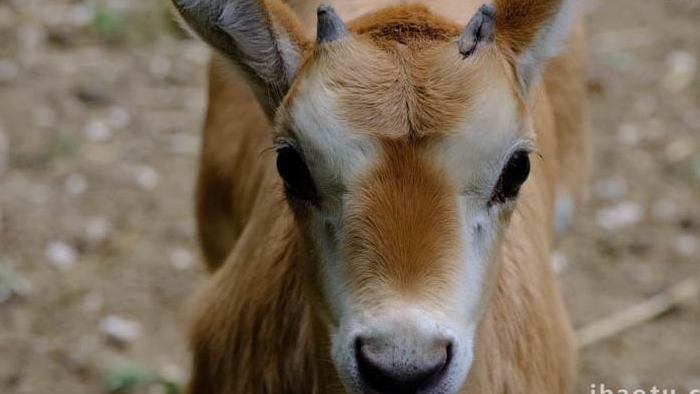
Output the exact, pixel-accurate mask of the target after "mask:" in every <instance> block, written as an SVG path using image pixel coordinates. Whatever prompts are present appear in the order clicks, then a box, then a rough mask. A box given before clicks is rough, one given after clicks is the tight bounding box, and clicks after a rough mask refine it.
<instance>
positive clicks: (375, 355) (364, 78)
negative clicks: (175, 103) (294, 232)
mask: <svg viewBox="0 0 700 394" xmlns="http://www.w3.org/2000/svg"><path fill="white" fill-rule="evenodd" d="M570 3H571V1H567V0H559V1H556V0H543V1H540V2H532V1H528V0H510V1H509V0H496V1H495V4H488V5H484V6H482V7H481V8H480V9H479V10H478V11H476V12H475V13H474V15H473V17H472V18H471V20H470V21H464V22H465V23H463V24H462V25H459V24H455V23H453V22H451V21H449V20H447V19H444V18H442V17H439V16H436V15H434V14H432V13H431V12H430V11H428V10H427V9H426V8H424V7H420V6H403V7H397V8H389V9H385V10H382V11H379V12H377V13H375V14H372V15H368V16H365V17H361V18H359V19H357V20H354V21H352V22H351V23H349V24H347V25H346V24H345V23H344V22H343V21H342V20H341V18H340V16H339V15H338V14H337V13H336V12H335V11H334V10H333V9H332V8H330V7H328V6H321V7H319V8H318V21H317V33H316V39H315V40H311V39H308V38H307V37H306V36H305V34H304V28H303V27H302V26H301V23H300V22H299V21H298V20H297V18H296V17H295V15H294V14H293V13H292V12H291V11H290V10H289V9H288V8H287V7H286V6H284V5H283V4H282V3H280V2H278V1H272V0H269V1H255V0H228V1H227V0H208V1H207V0H174V4H175V5H176V7H177V8H178V10H179V12H180V13H181V15H182V16H183V19H184V20H185V21H186V22H187V23H188V24H189V25H190V26H191V28H192V29H193V30H194V31H195V32H196V33H197V34H198V35H199V36H200V37H202V38H203V39H204V40H205V41H207V42H208V43H209V44H210V45H211V46H213V47H214V48H215V49H217V50H218V51H219V52H221V53H222V54H223V55H225V56H226V57H227V58H228V59H229V60H230V61H231V64H232V65H233V66H235V67H237V68H238V69H239V70H240V71H241V72H242V73H243V74H244V75H246V76H247V78H248V80H249V82H250V84H251V86H252V87H253V88H254V91H255V92H256V94H257V96H258V98H259V100H260V103H261V105H262V106H263V108H265V110H266V111H267V113H268V115H269V116H270V118H271V119H273V120H274V124H275V130H276V132H275V144H276V148H277V155H278V157H277V169H278V171H279V175H280V178H281V180H282V184H283V185H284V191H285V194H286V197H287V201H288V203H289V205H290V206H291V208H292V210H293V212H294V215H295V217H296V221H297V223H298V225H299V226H298V227H299V229H300V231H302V233H303V235H304V237H305V238H306V239H307V241H308V243H309V244H310V245H311V247H310V248H309V251H308V256H307V260H308V267H306V268H308V269H309V282H310V284H311V286H310V287H311V288H312V289H313V294H314V297H316V298H317V300H318V301H319V302H317V303H315V304H317V305H319V307H318V317H319V319H320V320H321V321H322V322H323V323H325V326H326V328H327V330H328V333H329V336H330V341H331V356H332V359H333V362H334V364H335V367H336V369H337V372H338V375H339V376H340V378H341V380H342V382H343V384H344V385H345V387H346V389H347V390H348V391H350V392H358V393H360V392H420V393H450V392H456V391H458V390H459V388H460V387H461V386H462V385H463V384H464V382H465V380H466V377H467V375H468V372H469V369H470V366H471V364H472V361H473V357H474V351H475V343H476V340H477V339H476V336H477V331H478V327H479V323H480V321H481V318H482V316H483V314H484V310H485V307H486V303H487V301H488V296H489V289H490V287H491V286H492V284H493V283H492V282H493V278H494V276H495V275H494V272H495V271H496V270H497V265H498V254H499V245H500V242H501V239H502V238H503V234H504V231H505V229H506V228H507V226H508V224H509V220H510V217H511V216H512V213H513V211H514V209H515V207H516V205H517V199H518V195H519V194H520V193H519V192H520V189H521V186H523V184H524V183H525V182H526V180H527V178H528V175H529V173H530V170H531V167H530V165H531V163H530V155H531V153H532V152H533V150H534V148H535V140H534V134H533V131H532V129H531V126H530V123H531V119H530V113H529V107H530V105H529V99H528V97H529V96H530V92H531V90H532V88H533V86H534V85H536V84H537V81H538V77H539V75H540V73H541V72H542V69H543V67H544V66H545V64H546V61H547V59H548V58H550V57H552V55H553V54H554V53H555V49H556V47H557V46H558V43H559V42H560V40H561V38H562V37H563V36H564V32H565V30H566V29H565V28H566V27H567V26H568V19H567V17H566V15H567V13H568V8H570V7H569V5H570Z"/></svg>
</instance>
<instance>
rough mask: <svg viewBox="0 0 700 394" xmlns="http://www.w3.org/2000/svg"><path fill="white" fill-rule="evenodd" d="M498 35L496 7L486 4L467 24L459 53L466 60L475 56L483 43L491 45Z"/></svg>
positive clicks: (461, 37)
mask: <svg viewBox="0 0 700 394" xmlns="http://www.w3.org/2000/svg"><path fill="white" fill-rule="evenodd" d="M495 35H496V7H494V6H493V4H484V5H482V6H481V8H479V10H478V11H477V12H476V14H475V15H474V16H473V17H472V19H471V20H470V21H469V23H468V24H467V28H466V29H464V32H463V33H462V35H461V36H460V37H459V42H458V45H459V53H461V54H462V56H464V57H465V58H467V57H469V56H471V55H472V54H474V52H475V51H476V50H477V49H478V47H479V45H480V44H482V43H490V42H492V41H493V39H494V36H495Z"/></svg>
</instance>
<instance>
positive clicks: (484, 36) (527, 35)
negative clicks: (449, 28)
mask: <svg viewBox="0 0 700 394" xmlns="http://www.w3.org/2000/svg"><path fill="white" fill-rule="evenodd" d="M575 9H576V0H494V2H493V4H487V5H484V6H482V7H481V8H480V9H479V11H478V12H477V13H476V15H475V16H474V17H473V18H472V20H471V21H470V22H469V24H468V25H467V28H466V29H465V31H464V33H463V34H462V37H460V52H462V54H463V55H464V56H469V55H471V54H472V53H473V52H474V51H476V50H478V48H479V46H480V45H484V44H486V43H490V42H495V43H496V44H497V45H498V47H499V48H500V49H501V50H502V51H503V52H504V53H505V54H506V55H507V56H508V57H510V58H511V59H512V61H513V62H514V64H515V67H516V71H517V73H518V79H519V82H520V85H521V88H522V90H523V92H524V93H527V92H528V91H529V89H530V87H531V86H532V85H533V84H534V82H535V81H536V80H537V78H538V77H539V76H540V74H541V73H542V70H543V69H544V67H546V65H547V62H548V60H549V59H551V58H553V57H556V56H557V55H558V54H559V53H560V52H561V50H562V47H563V46H564V44H565V42H566V40H567V38H568V37H569V35H570V34H571V31H572V30H573V23H574V15H575Z"/></svg>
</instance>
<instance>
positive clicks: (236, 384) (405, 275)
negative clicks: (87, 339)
mask: <svg viewBox="0 0 700 394" xmlns="http://www.w3.org/2000/svg"><path fill="white" fill-rule="evenodd" d="M504 1H505V0H504ZM504 1H498V0H497V4H502V3H504ZM512 2H513V4H516V5H519V6H522V7H525V6H527V7H534V8H533V12H532V15H529V16H527V15H523V14H522V12H520V13H519V12H517V8H514V11H513V12H512V13H509V14H507V15H504V16H502V17H499V18H500V19H499V20H498V24H499V25H500V26H509V27H510V28H511V30H509V31H512V32H513V33H512V34H511V33H509V35H507V36H505V35H504V36H501V37H499V38H498V39H499V40H501V42H507V43H508V44H507V45H508V47H509V48H510V49H511V50H512V51H513V52H518V51H522V50H523V45H524V42H525V41H524V40H521V39H520V38H518V37H521V36H520V35H519V34H522V37H525V38H527V37H529V36H528V34H531V31H536V30H535V27H536V26H538V25H539V24H541V23H543V21H544V20H546V16H547V15H548V14H547V12H549V11H548V10H551V8H547V7H542V8H540V6H539V5H537V4H547V5H548V6H550V7H551V5H552V4H555V3H558V2H557V1H549V2H547V1H545V2H540V3H537V4H530V3H535V2H528V1H525V0H517V1H516V0H512ZM273 3H274V2H273ZM291 5H292V6H293V7H294V6H295V2H292V4H291ZM309 6H310V5H309V4H308V3H305V4H303V7H309ZM300 7H301V5H300ZM528 9H529V8H528ZM282 18H283V19H284V18H285V17H284V16H283V17H282ZM524 18H525V19H524ZM528 18H529V19H528ZM307 22H309V21H308V20H307ZM284 23H286V22H284ZM289 23H293V22H289ZM464 23H466V21H464ZM518 26H529V28H528V29H530V30H523V29H525V28H521V27H518ZM350 28H351V29H352V30H353V31H354V32H355V34H357V35H358V36H360V39H359V40H358V41H360V45H365V48H372V49H371V51H372V52H371V53H373V56H376V57H373V58H371V59H364V60H365V61H367V60H369V62H370V64H354V63H352V62H353V61H354V59H353V57H352V56H345V57H343V61H344V62H345V63H346V65H347V68H343V67H341V65H338V66H337V68H334V70H333V72H337V75H339V77H338V81H337V82H336V83H337V85H336V88H337V89H338V91H339V92H343V93H344V94H347V95H348V96H347V97H346V98H344V99H341V102H343V103H344V106H345V107H346V108H345V111H344V112H345V113H347V114H349V115H348V116H351V117H352V116H353V115H352V114H361V116H356V117H354V118H351V119H349V120H350V121H351V123H353V124H360V125H361V126H362V128H363V129H364V130H374V131H375V132H376V133H381V134H383V135H384V136H385V137H386V144H387V147H388V149H387V152H389V153H387V157H385V159H384V160H385V163H387V164H386V165H384V166H380V167H379V168H378V169H377V170H376V173H375V174H374V175H373V176H372V177H375V179H381V178H382V177H394V178H395V179H397V182H398V183H397V184H396V185H395V187H394V188H389V189H387V188H385V186H386V184H385V183H384V182H380V181H377V182H376V183H370V184H368V186H367V189H366V190H364V191H363V192H362V193H364V197H363V196H362V195H360V196H358V198H357V200H356V201H357V207H356V208H357V213H356V215H355V216H354V219H353V220H357V221H360V222H363V224H362V226H372V227H375V228H380V229H382V230H383V231H384V233H386V234H389V235H391V236H393V238H388V239H381V240H380V239H367V236H368V234H371V233H373V232H370V231H367V232H363V231H362V230H361V229H362V228H363V227H362V226H357V229H358V232H357V233H355V234H353V235H352V236H353V237H354V239H355V240H356V242H359V243H362V244H364V245H366V244H367V243H369V244H373V245H376V246H377V248H376V249H375V251H377V253H380V254H381V257H382V258H385V259H393V260H396V261H402V264H403V265H402V266H401V269H402V272H401V273H400V275H398V276H397V275H394V276H393V277H401V278H402V280H404V281H405V282H404V285H405V286H406V289H411V288H412V286H413V284H415V283H417V282H415V280H413V279H412V278H416V277H418V276H420V275H422V274H423V269H422V267H421V265H420V261H425V260H426V259H430V260H437V261H439V260H440V257H441V254H449V253H451V252H450V250H444V249H439V250H438V249H436V248H435V247H433V246H432V245H430V244H428V245H420V244H419V243H418V242H417V241H415V240H412V238H411V236H412V235H415V234H416V233H417V228H418V223H428V224H430V223H432V224H433V226H430V225H425V229H426V231H430V228H434V227H436V226H439V225H440V224H441V223H449V220H448V219H447V218H448V217H449V215H451V214H453V211H454V209H455V208H454V207H451V206H450V205H449V204H446V203H444V202H442V201H441V200H440V198H439V195H440V194H441V193H442V192H443V189H444V188H445V187H446V186H445V185H446V183H444V182H442V181H441V175H440V174H438V173H435V172H434V171H432V170H431V169H430V168H429V167H426V166H425V163H424V162H423V161H422V160H421V156H420V149H418V148H416V147H415V146H414V147H411V144H417V143H418V142H417V141H423V137H425V136H426V135H430V134H433V133H435V132H437V131H439V130H445V129H449V128H450V126H451V125H454V124H457V122H458V121H459V120H460V119H463V118H464V117H466V116H468V113H464V110H462V109H459V108H462V107H463V104H462V107H460V106H458V105H457V104H456V103H464V101H465V100H466V101H468V97H467V96H465V95H468V94H470V92H471V89H469V88H468V87H469V86H472V85H473V84H474V81H471V80H469V78H472V77H466V76H474V75H479V74H475V73H474V72H465V73H463V74H461V75H466V76H465V77H464V78H465V80H464V81H460V82H459V83H455V84H453V85H450V86H436V85H435V84H434V83H433V82H434V80H432V79H431V77H430V75H435V73H436V72H441V70H443V71H444V72H447V70H448V69H449V67H448V66H447V65H451V66H455V61H456V60H452V59H445V58H437V59H436V58H435V57H434V56H433V55H435V54H438V53H442V52H441V51H440V50H439V47H440V46H441V45H446V42H449V40H451V39H453V38H454V37H456V35H457V34H458V33H459V30H458V29H457V28H456V26H455V25H454V24H452V23H450V22H447V21H446V20H443V19H442V18H438V17H434V16H431V15H430V14H427V13H426V12H424V11H422V9H421V8H413V7H398V8H393V9H390V10H388V11H385V12H383V13H379V14H376V15H374V16H369V17H366V18H363V19H361V20H359V21H357V22H355V23H354V24H351V25H350ZM579 33H580V32H579ZM297 34H301V33H297ZM363 40H367V41H366V42H365V44H362V42H363ZM435 48H438V49H435ZM573 48H574V50H573V51H571V52H568V53H566V54H564V55H563V56H562V57H561V58H560V59H557V60H555V62H554V63H553V65H552V66H551V67H550V68H549V70H548V72H547V73H546V74H545V79H544V81H545V84H544V86H542V87H540V88H536V89H535V91H533V92H532V99H531V103H530V104H529V106H528V107H529V110H530V111H531V113H532V114H533V118H534V122H535V131H536V134H537V138H538V150H539V152H540V153H541V154H542V156H543V157H544V160H537V159H535V160H533V175H532V177H531V179H530V181H528V183H527V184H526V186H525V188H524V190H523V195H522V196H521V198H520V201H519V203H518V208H517V210H516V211H515V212H514V214H513V215H512V219H511V223H510V226H509V228H508V230H507V233H506V234H505V240H504V243H503V246H502V248H501V249H500V259H499V260H500V264H499V266H498V267H496V268H495V269H494V272H493V275H494V277H495V280H494V283H495V285H494V286H493V288H492V290H491V295H490V298H489V299H490V302H489V305H488V307H487V310H486V311H485V317H484V319H483V323H482V325H481V328H480V331H479V343H478V345H477V349H478V350H477V357H476V361H475V363H474V365H473V367H472V370H471V373H470V378H469V384H470V386H469V387H468V388H467V389H466V391H465V392H467V393H471V394H483V393H486V394H489V393H494V394H496V393H552V394H561V393H565V392H568V391H569V389H570V385H571V383H572V381H573V375H574V371H573V369H574V364H573V356H572V355H573V350H572V349H571V348H572V339H571V332H570V328H569V325H568V320H567V318H566V313H565V311H564V308H563V305H562V301H561V297H560V295H559V293H558V289H557V286H556V283H555V279H554V278H553V274H552V272H551V270H550V269H549V267H548V261H549V258H548V256H549V252H550V248H551V234H550V228H551V224H552V223H551V222H552V215H551V211H552V209H551V208H552V205H553V198H554V192H555V188H557V187H558V186H559V185H565V186H567V187H570V188H575V189H573V192H574V193H576V192H577V190H579V189H580V187H578V185H579V184H580V183H581V177H582V176H583V174H584V172H583V171H578V172H573V173H571V172H569V171H568V169H572V168H576V167H577V166H578V164H579V163H582V162H583V159H567V158H569V157H571V156H572V155H573V156H577V155H579V154H578V153H577V152H580V151H582V149H581V148H577V147H574V146H573V145H574V144H575V145H580V144H581V142H580V141H582V140H583V137H582V135H583V134H584V131H585V124H584V123H583V115H582V114H583V110H582V109H581V104H582V101H583V94H584V92H583V90H582V89H581V81H580V78H581V74H580V72H579V71H580V70H579V67H580V66H579V64H580V52H579V51H580V47H579V46H575V47H573ZM347 49H348V48H343V47H342V45H340V46H338V47H337V48H334V49H332V50H334V51H343V50H347ZM347 54H348V53H346V55H347ZM457 55H458V54H455V58H457V57H458V56H457ZM485 61H490V62H492V63H491V65H492V66H494V65H495V67H496V68H495V69H496V70H498V67H504V65H503V64H502V63H501V62H502V59H500V60H499V59H498V58H492V59H490V60H488V59H487V60H485ZM357 67H369V68H372V67H374V68H373V69H371V70H367V71H366V72H364V73H362V76H363V77H364V78H365V79H360V78H358V77H357V75H359V74H357ZM382 67H385V68H386V70H385V71H382ZM460 67H469V66H468V65H460ZM472 67H476V66H472ZM480 68H481V69H486V70H487V71H488V70H494V67H480ZM353 69H354V70H355V72H356V74H353V73H352V71H353ZM396 70H399V72H398V73H396ZM416 70H418V71H416ZM370 71H371V72H370ZM573 71H576V73H575V74H569V75H565V73H570V72H573ZM302 72H304V70H302ZM450 72H452V71H450ZM491 72H493V71H491ZM458 74H459V73H458ZM390 77H391V78H404V79H405V81H406V84H405V85H406V86H413V87H417V90H414V91H410V92H406V91H400V92H395V93H394V95H393V96H392V95H388V94H387V91H386V89H384V86H385V84H384V83H383V82H382V78H390ZM479 78H488V75H487V74H486V72H484V74H481V75H480V76H479ZM460 87H461V89H460ZM368 89H369V90H372V89H374V91H368ZM513 90H514V92H515V91H516V88H515V86H514V87H513ZM209 92H210V93H209V112H208V115H207V123H206V127H205V134H204V145H203V152H202V161H201V164H200V175H199V183H198V198H197V200H198V205H197V207H198V209H197V211H198V222H199V228H200V232H199V234H200V239H201V242H202V246H203V249H204V252H205V257H206V260H207V262H208V265H209V267H210V268H211V269H212V270H213V271H215V272H214V275H213V277H212V278H211V280H210V282H209V283H208V285H207V286H206V288H205V289H203V291H202V292H201V293H200V294H199V296H198V300H197V303H196V305H197V308H196V310H195V317H194V321H195V323H194V327H193V330H192V336H191V343H192V346H193V351H194V364H193V368H194V369H193V377H192V381H191V384H190V388H189V391H190V392H191V393H193V394H195V393H196V394H204V393H206V394H216V393H334V392H337V393H340V392H342V391H343V389H342V386H341V385H340V383H339V381H338V378H337V376H336V373H335V370H334V367H333V365H332V362H331V361H330V356H329V348H328V347H329V344H328V340H329V339H328V334H327V332H326V331H325V328H324V325H323V324H322V320H324V317H323V309H324V306H323V303H322V301H321V300H320V295H319V290H318V289H317V288H316V285H312V286H309V284H310V283H308V279H309V275H310V271H311V272H313V270H314V268H313V267H311V266H310V263H309V261H313V260H314V252H313V250H312V249H311V248H310V247H309V245H308V240H305V239H304V237H303V236H302V235H300V234H302V232H300V231H299V230H298V228H297V227H296V226H302V225H303V221H298V222H297V223H296V224H295V222H294V220H293V219H292V214H291V213H290V212H289V209H288V208H287V206H286V204H285V202H284V200H283V197H282V193H281V187H280V184H279V180H278V177H277V176H276V174H275V173H274V170H273V165H272V161H271V159H272V158H273V156H274V155H272V154H271V153H265V150H266V149H267V148H268V147H269V146H270V140H271V139H270V138H269V135H267V130H268V126H266V123H267V121H266V118H265V115H264V112H263V111H261V110H260V109H259V108H258V107H257V105H254V103H253V97H254V96H253V95H252V92H251V90H250V89H248V88H246V87H245V86H244V82H243V80H242V79H241V77H239V76H237V75H236V74H233V73H230V72H229V71H228V68H226V66H225V65H224V61H221V60H220V59H219V58H215V60H214V61H213V66H212V70H211V71H210V87H209ZM382 92H383V93H384V94H381V93H382ZM514 94H515V93H514ZM291 95H293V93H291ZM358 97H362V100H359V99H358ZM550 100H551V101H550ZM397 102H398V103H403V105H402V106H400V107H396V108H392V106H393V105H396V104H395V103H397ZM550 102H552V103H554V105H551V104H550ZM407 109H408V111H407V112H406V110H407ZM407 113H408V116H407V115H406V114H407ZM392 152H393V153H392ZM399 152H400V153H399ZM577 157H578V156H577ZM580 157H584V156H580ZM565 163H569V164H565ZM561 166H564V167H563V168H566V169H567V171H565V172H564V171H562V172H559V171H560V168H561ZM393 171H399V172H398V173H393ZM362 193H361V194H362ZM404 195H410V196H412V197H414V198H412V199H411V200H410V201H409V200H402V201H403V204H398V205H397V204H396V201H397V199H401V198H405V197H402V196H404ZM367 196H369V197H367ZM396 206H398V207H403V208H402V209H404V210H407V209H408V208H410V209H411V210H412V211H413V212H414V214H413V215H412V216H411V215H409V216H405V217H403V219H404V220H406V221H407V222H401V223H399V222H395V216H393V215H391V214H390V212H386V213H387V214H386V215H385V216H381V215H379V216H372V218H371V219H368V216H367V215H366V214H364V213H363V212H367V211H372V212H383V210H384V209H386V207H396ZM426 207H430V210H427V208H426ZM436 207H437V208H436ZM428 212H430V213H432V214H433V215H434V216H430V215H428ZM399 227H400V228H403V229H404V230H398V228H399ZM443 230H444V231H445V233H444V234H445V235H443V236H447V237H449V236H450V231H449V228H447V229H443ZM375 233H376V232H375ZM424 238H425V237H424ZM385 243H391V244H392V245H391V246H388V247H387V250H391V251H397V250H403V251H405V253H409V252H408V251H412V252H410V255H411V256H415V258H407V256H406V255H392V253H393V252H381V249H382V248H383V247H384V246H385V245H384V244H385ZM351 245H352V243H351ZM440 245H445V243H441V244H440ZM359 250H360V248H357V249H356V250H355V251H353V249H352V248H350V249H349V251H348V253H360V252H359ZM361 250H362V251H363V252H361V253H366V251H367V249H366V248H362V249H361ZM370 257H374V256H364V257H362V256H359V257H358V256H354V258H355V259H358V258H370ZM437 272H439V271H437ZM362 274H363V272H362V271H358V273H357V274H356V275H357V277H358V279H359V280H361V278H360V277H361V276H362ZM311 275H313V273H311ZM437 280H443V279H442V278H437Z"/></svg>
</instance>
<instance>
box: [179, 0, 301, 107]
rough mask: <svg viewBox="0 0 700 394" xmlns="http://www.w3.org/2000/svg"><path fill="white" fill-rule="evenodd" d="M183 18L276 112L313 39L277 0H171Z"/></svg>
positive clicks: (263, 102)
mask: <svg viewBox="0 0 700 394" xmlns="http://www.w3.org/2000/svg"><path fill="white" fill-rule="evenodd" d="M172 3H173V5H174V6H175V8H176V9H177V11H178V12H179V14H180V15H181V16H182V19H183V20H184V21H185V23H186V24H187V25H188V26H189V27H190V28H191V29H192V30H193V31H194V33H196V34H197V35H198V36H199V37H201V38H202V39H203V40H204V41H206V42H207V43H208V44H209V45H211V46H212V47H214V49H216V50H218V51H219V52H221V53H222V54H224V55H225V56H226V57H227V58H228V59H230V60H231V61H232V62H233V63H234V64H235V65H236V66H237V67H238V69H240V70H241V71H242V72H243V74H244V75H245V76H246V77H247V79H248V81H249V83H250V84H251V86H252V87H253V90H254V91H255V93H256V95H257V97H258V100H259V101H260V104H261V105H262V107H263V109H265V112H266V113H267V114H268V116H272V115H273V114H274V112H275V110H276V109H277V107H278V106H279V105H280V103H281V102H282V99H283V98H284V95H285V94H286V93H287V91H288V90H289V87H290V85H291V83H292V80H293V79H294V77H295V76H296V73H297V71H298V69H299V67H300V65H301V62H302V61H303V58H304V52H305V51H306V50H307V49H308V48H309V47H310V42H309V41H308V40H307V38H306V37H305V36H304V34H303V29H302V27H301V24H300V22H299V20H298V19H297V17H296V15H294V13H293V12H292V11H291V10H290V9H289V8H288V7H287V6H286V5H284V4H282V3H281V2H280V1H279V0H172Z"/></svg>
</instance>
